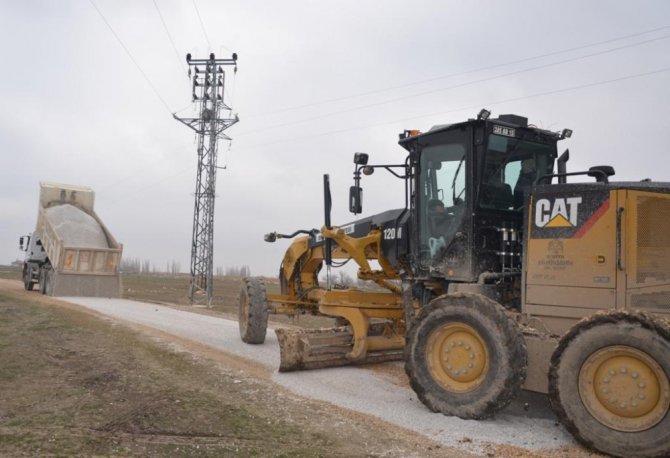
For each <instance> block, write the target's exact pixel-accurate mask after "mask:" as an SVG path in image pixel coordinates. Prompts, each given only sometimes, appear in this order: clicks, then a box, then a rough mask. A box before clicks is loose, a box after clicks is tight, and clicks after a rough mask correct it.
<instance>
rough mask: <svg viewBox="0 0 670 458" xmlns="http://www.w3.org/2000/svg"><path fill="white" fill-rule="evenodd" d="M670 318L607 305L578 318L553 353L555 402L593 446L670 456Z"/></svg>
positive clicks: (584, 440)
mask: <svg viewBox="0 0 670 458" xmlns="http://www.w3.org/2000/svg"><path fill="white" fill-rule="evenodd" d="M669 374H670V325H669V324H668V323H667V322H663V321H662V320H661V319H660V318H653V317H651V316H650V315H646V314H643V313H635V314H629V313H625V312H609V313H600V314H597V315H594V316H592V317H590V318H588V319H586V320H583V321H581V322H580V323H578V324H577V325H575V326H574V327H573V328H572V329H570V331H568V333H566V334H565V335H564V336H563V337H562V338H561V340H560V341H559V344H558V347H557V348H556V350H555V351H554V354H553V355H552V357H551V368H550V370H549V401H550V402H551V406H552V408H553V410H554V412H555V413H556V415H557V416H558V419H559V420H560V421H561V423H562V424H563V426H565V428H566V429H567V430H568V431H570V433H572V435H573V436H575V438H576V439H577V440H579V441H580V442H581V443H583V444H584V445H586V446H587V447H591V448H594V449H596V450H599V451H601V452H604V453H608V454H610V455H615V456H625V457H636V456H649V457H651V456H670V414H669V412H670V376H669Z"/></svg>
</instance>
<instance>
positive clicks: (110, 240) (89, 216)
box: [35, 182, 123, 297]
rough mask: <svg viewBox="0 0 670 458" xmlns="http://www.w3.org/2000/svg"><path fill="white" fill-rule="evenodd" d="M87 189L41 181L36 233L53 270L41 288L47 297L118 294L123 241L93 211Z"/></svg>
mask: <svg viewBox="0 0 670 458" xmlns="http://www.w3.org/2000/svg"><path fill="white" fill-rule="evenodd" d="M94 197H95V194H94V192H93V190H92V189H91V188H87V187H81V186H72V185H62V184H56V183H45V182H43V183H40V202H39V213H38V217H37V227H36V229H35V234H36V235H37V236H38V237H39V239H40V240H41V241H42V246H43V247H44V250H45V251H46V253H47V256H48V258H49V261H50V263H51V267H52V270H51V271H50V272H49V274H48V278H46V280H45V281H46V292H47V294H49V295H52V296H97V297H119V296H120V294H121V279H120V276H119V264H120V262H121V253H122V251H123V246H122V245H121V244H120V243H118V242H117V241H116V239H115V238H114V237H113V236H112V234H111V233H110V232H109V230H108V229H107V227H106V226H105V225H104V223H103V222H102V220H101V219H100V218H99V217H98V215H97V214H96V213H95V211H94V210H93V203H94Z"/></svg>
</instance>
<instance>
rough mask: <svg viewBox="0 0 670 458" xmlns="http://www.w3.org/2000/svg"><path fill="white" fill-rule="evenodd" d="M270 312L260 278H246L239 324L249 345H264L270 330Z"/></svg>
mask: <svg viewBox="0 0 670 458" xmlns="http://www.w3.org/2000/svg"><path fill="white" fill-rule="evenodd" d="M268 315H269V310H268V306H267V293H266V290H265V284H264V283H263V281H262V280H261V279H260V278H254V277H249V278H244V279H243V280H242V285H241V287H240V306H239V309H238V322H239V325H240V337H241V338H242V341H243V342H246V343H248V344H262V343H263V342H265V335H266V334H267V329H268Z"/></svg>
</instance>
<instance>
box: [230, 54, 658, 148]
mask: <svg viewBox="0 0 670 458" xmlns="http://www.w3.org/2000/svg"><path fill="white" fill-rule="evenodd" d="M668 71H670V67H667V68H661V69H658V70H652V71H649V72H645V73H637V74H633V75H627V76H622V77H619V78H612V79H608V80H601V81H596V82H594V83H587V84H581V85H578V86H571V87H567V88H562V89H555V90H551V91H544V92H538V93H535V94H530V95H524V96H520V97H513V98H509V99H504V100H497V101H493V102H486V103H477V104H476V105H469V106H465V107H460V108H455V109H453V110H447V111H439V112H434V113H429V114H423V115H418V116H411V117H408V118H402V119H394V120H391V121H384V122H380V123H375V124H368V125H365V126H356V127H349V128H345V129H338V130H331V131H328V132H321V133H318V134H311V135H304V136H300V137H292V138H285V139H273V140H272V141H271V142H265V143H258V144H256V145H249V146H238V147H237V149H238V150H240V149H252V148H259V147H262V146H267V145H276V144H277V143H283V142H293V141H296V140H304V139H309V138H317V137H324V136H327V135H333V134H341V133H344V132H351V131H355V130H363V129H370V128H374V127H380V126H386V125H389V124H395V123H398V122H405V121H413V120H415V119H421V118H427V117H432V116H442V115H445V114H449V113H455V112H459V111H466V110H476V109H478V108H481V107H483V106H495V105H500V104H502V103H510V102H517V101H519V100H526V99H532V98H537V97H541V96H546V95H554V94H560V93H564V92H571V91H576V90H579V89H585V88H589V87H595V86H602V85H605V84H611V83H616V82H619V81H625V80H630V79H634V78H641V77H644V76H649V75H655V74H658V73H664V72H668ZM238 135H239V134H238Z"/></svg>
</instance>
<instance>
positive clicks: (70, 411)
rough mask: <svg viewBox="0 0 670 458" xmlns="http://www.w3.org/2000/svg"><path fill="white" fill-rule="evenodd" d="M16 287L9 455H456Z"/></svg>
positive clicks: (7, 369) (7, 310)
mask: <svg viewBox="0 0 670 458" xmlns="http://www.w3.org/2000/svg"><path fill="white" fill-rule="evenodd" d="M2 275H5V274H2ZM0 283H2V282H0ZM8 283H9V282H4V283H2V285H4V286H2V287H0V368H2V370H0V455H2V456H27V455H30V456H74V455H78V456H184V457H187V456H375V455H382V454H384V455H386V456H408V455H415V456H426V455H428V456H431V455H432V456H437V455H439V454H441V452H445V450H444V449H439V448H435V447H434V445H432V444H426V443H425V442H421V443H420V441H421V440H420V439H419V438H416V437H414V436H413V435H411V434H407V433H406V432H404V431H402V430H398V429H394V428H389V427H388V426H387V425H386V426H380V425H375V424H374V422H371V421H370V419H367V418H364V417H361V416H357V415H355V414H351V413H349V414H345V413H344V412H343V411H341V410H340V409H336V408H333V407H331V406H328V405H324V404H320V403H316V402H313V401H308V400H305V399H302V398H298V397H295V396H293V395H291V394H289V393H288V392H285V391H284V390H282V389H281V388H278V387H277V386H276V385H274V384H272V383H271V382H270V381H269V380H267V379H264V378H263V377H258V376H254V375H252V374H250V373H249V372H247V371H244V370H240V369H239V368H236V367H235V366H230V365H227V364H222V363H221V362H220V361H219V362H217V361H215V360H214V361H213V360H210V359H207V357H206V356H202V355H198V354H197V352H196V353H193V352H185V351H180V350H175V349H174V347H170V346H168V344H166V343H161V342H160V341H156V340H155V339H152V338H150V337H147V336H145V335H143V334H140V333H139V332H136V331H133V330H131V329H129V328H126V327H125V326H120V325H118V324H115V323H114V322H113V321H111V320H107V319H102V318H100V317H98V316H97V315H94V314H91V313H89V312H85V311H82V310H80V309H79V308H77V307H76V306H68V305H67V304H64V303H62V302H59V301H56V300H54V299H52V298H48V297H45V296H42V295H39V294H38V293H36V292H25V291H22V289H21V285H19V284H16V283H15V284H12V285H11V288H8V287H7V286H6V285H7V284H8ZM161 290H162V288H161ZM457 456H463V455H462V454H457Z"/></svg>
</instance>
